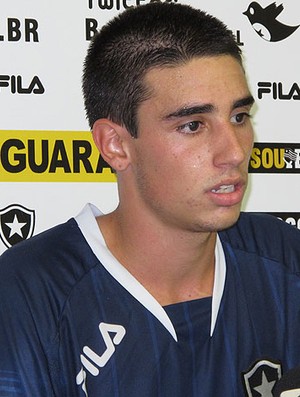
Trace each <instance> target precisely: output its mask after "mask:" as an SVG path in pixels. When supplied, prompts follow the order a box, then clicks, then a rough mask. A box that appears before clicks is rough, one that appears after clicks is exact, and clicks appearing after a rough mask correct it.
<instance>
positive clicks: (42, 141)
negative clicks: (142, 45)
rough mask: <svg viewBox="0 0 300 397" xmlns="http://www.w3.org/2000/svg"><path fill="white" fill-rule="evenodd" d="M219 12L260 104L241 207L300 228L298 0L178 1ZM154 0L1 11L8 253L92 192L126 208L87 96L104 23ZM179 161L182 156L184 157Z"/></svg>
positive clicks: (22, 5)
mask: <svg viewBox="0 0 300 397" xmlns="http://www.w3.org/2000/svg"><path fill="white" fill-rule="evenodd" d="M172 1H173V2H181V3H184V4H191V5H193V6H195V7H199V8H202V9H204V10H206V11H208V12H209V13H212V14H214V15H216V16H217V17H219V18H220V19H222V20H223V21H224V22H225V23H226V24H227V25H228V26H229V27H230V28H231V29H232V30H233V32H234V33H235V35H236V37H237V39H238V42H239V45H240V46H241V48H242V50H243V52H244V60H245V70H246V74H247V76H248V80H249V85H250V88H251V91H252V93H253V96H254V97H255V100H256V105H255V109H254V112H253V113H254V114H253V124H254V128H255V147H254V149H253V153H252V157H251V160H250V165H249V171H250V186H249V189H248V193H247V196H246V200H245V203H244V207H243V208H244V210H246V211H258V212H269V213H272V214H273V215H275V216H278V217H280V218H281V219H283V220H284V221H286V222H289V223H291V224H293V225H294V226H295V227H300V226H299V218H300V216H299V214H300V209H299V199H298V198H299V196H300V186H299V175H298V174H299V172H300V139H299V132H300V131H299V123H298V113H299V110H300V109H299V100H300V80H299V67H300V54H299V42H300V28H298V26H299V24H300V17H299V15H300V3H299V2H297V1H295V0H284V1H283V2H280V3H279V2H278V3H274V2H273V1H272V0H258V1H257V2H251V1H250V0H241V1H239V2H236V1H234V0H228V1H226V2H222V1H221V0H214V1H211V0H210V1H207V0H176V1H175V0H172ZM149 2H150V0H79V1H77V2H75V3H76V4H75V3H74V2H72V1H71V0H63V1H58V0H52V1H51V2H50V1H46V0H44V1H37V0H27V1H26V2H23V1H21V0H13V1H10V2H4V4H2V12H1V16H0V60H1V61H0V107H1V124H0V189H1V195H0V236H1V240H0V253H1V252H3V251H4V250H5V249H7V247H9V246H11V245H13V244H16V243H17V242H19V241H21V240H22V239H25V238H29V237H30V236H31V235H34V234H36V233H38V232H40V231H42V230H44V229H46V228H48V227H50V226H53V225H55V224H57V223H60V222H63V221H65V220H66V219H68V218H69V217H70V216H72V215H74V214H76V213H77V212H79V211H80V209H81V208H82V207H83V205H84V204H85V203H86V202H88V201H90V202H94V203H95V204H97V205H99V206H100V207H101V208H102V209H103V210H104V211H105V212H106V211H109V210H111V209H113V208H115V206H116V205H117V201H118V196H117V188H116V183H115V176H114V174H113V173H112V171H111V169H110V168H109V167H107V165H106V164H105V163H104V162H103V161H102V158H101V156H99V154H98V153H97V151H96V150H95V148H94V146H93V142H92V139H91V135H90V132H89V127H88V124H87V122H86V119H85V114H84V107H83V103H82V96H81V74H82V63H83V59H84V56H85V53H86V50H87V47H88V44H89V41H90V39H91V38H92V37H93V35H94V33H95V31H96V30H97V29H99V28H100V27H101V26H102V25H103V24H104V23H106V22H107V21H108V20H109V19H111V18H112V17H113V16H114V15H116V14H117V13H119V12H120V11H122V10H124V9H125V8H127V7H130V6H133V5H138V4H146V3H149ZM178 167H180V164H178Z"/></svg>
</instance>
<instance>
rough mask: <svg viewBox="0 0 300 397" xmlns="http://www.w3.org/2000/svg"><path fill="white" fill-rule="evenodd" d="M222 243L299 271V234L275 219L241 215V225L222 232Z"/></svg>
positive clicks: (265, 216)
mask: <svg viewBox="0 0 300 397" xmlns="http://www.w3.org/2000/svg"><path fill="white" fill-rule="evenodd" d="M219 235H220V238H221V241H222V242H223V243H225V244H226V243H227V244H229V245H230V246H231V247H232V248H233V249H235V250H240V251H244V252H247V253H252V254H256V255H258V256H260V257H263V258H267V259H271V260H274V261H276V262H281V263H283V264H284V265H285V266H287V267H288V268H289V270H290V271H295V272H296V271H300V231H299V230H298V229H297V228H296V227H294V226H291V225H288V224H287V223H285V222H284V221H281V220H279V219H277V218H276V217H275V216H272V215H267V214H261V213H259V214H257V213H241V215H240V218H239V220H238V222H237V223H236V224H235V225H234V226H232V227H231V228H229V229H227V230H224V231H222V232H221V233H220V234H219Z"/></svg>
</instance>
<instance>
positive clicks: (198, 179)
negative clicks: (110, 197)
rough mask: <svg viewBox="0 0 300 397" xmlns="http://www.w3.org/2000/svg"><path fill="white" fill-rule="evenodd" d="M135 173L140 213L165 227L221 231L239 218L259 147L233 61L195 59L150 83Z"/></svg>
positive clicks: (152, 76)
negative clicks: (254, 153)
mask: <svg viewBox="0 0 300 397" xmlns="http://www.w3.org/2000/svg"><path fill="white" fill-rule="evenodd" d="M145 83H146V85H147V87H148V88H149V89H150V92H151V96H150V98H149V99H147V100H146V101H144V102H143V103H142V104H141V105H140V107H139V110H138V114H137V120H138V138H137V139H134V140H132V164H131V167H132V171H133V175H134V184H135V189H136V191H137V196H136V197H137V199H138V203H139V205H141V206H142V207H141V208H143V211H146V212H147V213H148V214H149V215H150V216H154V217H155V219H157V220H159V221H161V222H163V223H164V224H165V225H168V226H171V227H177V228H181V229H184V230H189V231H197V232H200V231H202V232H208V231H217V230H221V229H224V228H226V227H229V226H231V225H232V224H233V223H234V222H235V221H236V220H237V218H238V216H239V212H240V206H241V201H242V198H243V195H244V191H245V188H246V183H247V169H248V161H249V157H250V153H251V149H252V145H253V131H252V126H251V122H250V119H249V112H250V108H251V105H252V102H253V98H252V97H251V95H250V92H249V89H248V86H247V82H246V79H245V76H244V71H243V69H242V67H241V65H240V64H239V63H238V62H237V61H236V60H235V59H234V58H233V57H231V56H219V57H210V58H195V59H193V60H191V61H190V62H188V63H187V64H184V65H182V66H177V67H173V68H161V69H153V70H151V71H149V72H148V73H147V74H146V76H145Z"/></svg>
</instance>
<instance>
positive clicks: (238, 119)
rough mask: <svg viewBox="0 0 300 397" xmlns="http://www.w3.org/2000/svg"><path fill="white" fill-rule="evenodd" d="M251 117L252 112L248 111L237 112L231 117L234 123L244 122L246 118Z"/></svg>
mask: <svg viewBox="0 0 300 397" xmlns="http://www.w3.org/2000/svg"><path fill="white" fill-rule="evenodd" d="M250 117H251V116H250V114H249V113H246V112H243V113H237V114H235V115H234V116H232V117H231V119H230V121H231V122H232V123H233V124H244V123H245V122H246V120H247V119H249V118H250Z"/></svg>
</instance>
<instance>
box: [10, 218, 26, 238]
mask: <svg viewBox="0 0 300 397" xmlns="http://www.w3.org/2000/svg"><path fill="white" fill-rule="evenodd" d="M5 225H6V226H8V227H9V228H10V234H9V238H10V237H11V236H13V235H14V234H18V235H19V236H21V237H22V238H23V233H22V230H21V229H22V227H24V226H25V225H26V223H22V222H19V220H18V218H17V215H15V216H14V220H13V221H12V222H8V223H5Z"/></svg>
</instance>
